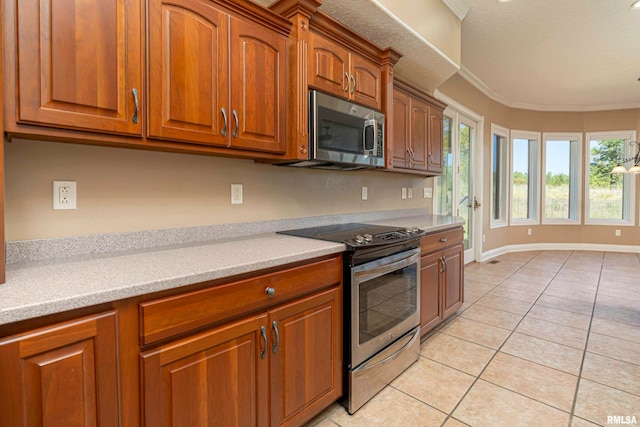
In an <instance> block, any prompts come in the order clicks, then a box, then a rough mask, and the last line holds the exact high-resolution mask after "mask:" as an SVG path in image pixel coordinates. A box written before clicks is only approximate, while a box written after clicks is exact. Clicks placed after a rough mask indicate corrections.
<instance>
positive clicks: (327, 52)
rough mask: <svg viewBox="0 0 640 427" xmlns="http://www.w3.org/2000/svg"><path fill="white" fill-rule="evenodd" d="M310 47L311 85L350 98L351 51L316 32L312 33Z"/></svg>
mask: <svg viewBox="0 0 640 427" xmlns="http://www.w3.org/2000/svg"><path fill="white" fill-rule="evenodd" d="M309 49H310V53H309V71H308V72H309V74H308V76H309V77H308V78H309V86H312V87H314V88H316V89H318V90H320V91H322V92H326V93H330V94H333V95H335V96H339V97H342V98H349V93H348V92H347V90H348V89H349V87H348V86H349V71H350V70H349V51H348V50H347V49H345V48H344V47H342V46H340V45H339V44H337V43H334V42H332V41H331V40H328V39H326V38H324V37H322V36H321V35H318V34H314V33H311V37H310V44H309Z"/></svg>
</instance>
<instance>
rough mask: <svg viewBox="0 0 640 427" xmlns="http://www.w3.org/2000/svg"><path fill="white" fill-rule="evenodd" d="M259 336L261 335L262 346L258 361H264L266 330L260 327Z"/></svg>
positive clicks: (265, 354)
mask: <svg viewBox="0 0 640 427" xmlns="http://www.w3.org/2000/svg"><path fill="white" fill-rule="evenodd" d="M260 335H262V342H263V344H264V347H263V348H262V351H261V352H260V359H264V358H265V357H266V356H267V328H265V327H264V326H260Z"/></svg>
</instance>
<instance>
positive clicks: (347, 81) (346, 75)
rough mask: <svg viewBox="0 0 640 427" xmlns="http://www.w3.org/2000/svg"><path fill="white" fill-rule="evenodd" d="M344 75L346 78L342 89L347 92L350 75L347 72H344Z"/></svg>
mask: <svg viewBox="0 0 640 427" xmlns="http://www.w3.org/2000/svg"><path fill="white" fill-rule="evenodd" d="M344 77H345V79H346V84H345V85H344V87H343V88H342V89H343V90H344V91H345V92H347V93H349V87H350V86H351V77H350V76H349V73H344Z"/></svg>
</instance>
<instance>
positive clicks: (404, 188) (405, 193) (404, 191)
mask: <svg viewBox="0 0 640 427" xmlns="http://www.w3.org/2000/svg"><path fill="white" fill-rule="evenodd" d="M402 198H403V199H406V198H407V187H402Z"/></svg>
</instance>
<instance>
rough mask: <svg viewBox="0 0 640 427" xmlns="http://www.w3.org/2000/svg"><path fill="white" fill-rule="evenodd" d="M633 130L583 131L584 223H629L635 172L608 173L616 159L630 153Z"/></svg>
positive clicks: (630, 222)
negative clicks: (584, 152) (584, 140)
mask: <svg viewBox="0 0 640 427" xmlns="http://www.w3.org/2000/svg"><path fill="white" fill-rule="evenodd" d="M635 137H636V135H635V131H626V132H597V133H588V134H587V148H588V149H589V155H588V156H586V161H587V163H586V165H585V181H584V182H585V191H584V194H585V199H586V203H585V216H586V220H585V223H587V224H623V225H624V224H628V225H633V215H634V209H633V207H634V205H635V200H634V194H635V189H634V185H635V179H634V178H635V176H634V175H629V174H611V173H610V172H611V169H613V167H614V166H616V165H617V164H618V160H619V159H622V158H628V157H630V156H631V147H630V145H629V142H630V141H632V140H635Z"/></svg>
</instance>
